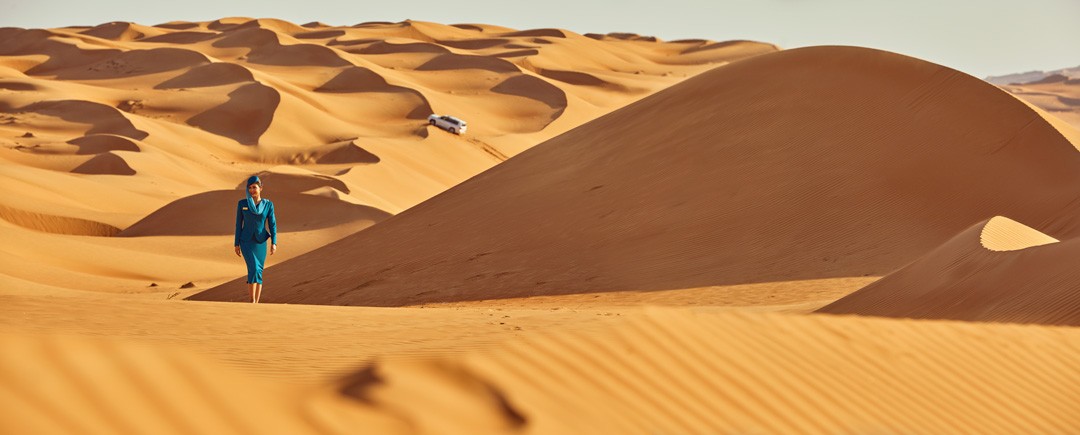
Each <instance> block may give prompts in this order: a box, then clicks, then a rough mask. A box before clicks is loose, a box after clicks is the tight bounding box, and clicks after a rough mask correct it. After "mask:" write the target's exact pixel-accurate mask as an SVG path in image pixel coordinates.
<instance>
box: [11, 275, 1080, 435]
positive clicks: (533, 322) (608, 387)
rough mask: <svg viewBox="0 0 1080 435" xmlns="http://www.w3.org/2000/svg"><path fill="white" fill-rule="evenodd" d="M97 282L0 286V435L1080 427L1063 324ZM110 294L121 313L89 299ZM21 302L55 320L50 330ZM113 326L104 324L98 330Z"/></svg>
mask: <svg viewBox="0 0 1080 435" xmlns="http://www.w3.org/2000/svg"><path fill="white" fill-rule="evenodd" d="M99 298H103V299H100V300H99V301H97V302H95V301H93V300H91V299H87V298H83V300H86V301H88V302H89V303H88V304H86V305H82V306H80V305H79V304H61V305H59V306H58V305H57V303H58V302H73V301H75V300H76V299H75V298H67V297H53V298H48V299H45V298H40V297H8V298H6V299H5V300H4V301H3V302H4V305H3V308H2V309H3V310H4V311H5V313H4V314H5V315H4V316H3V317H2V318H0V319H2V320H0V343H2V344H3V346H4V349H5V350H9V351H8V352H4V354H3V356H0V367H2V368H3V370H2V371H0V372H2V373H3V374H4V375H3V376H4V382H3V384H4V385H5V386H6V387H5V388H3V389H0V403H2V404H4V405H5V409H8V410H9V411H11V412H13V413H17V414H16V415H18V416H19V418H14V419H4V421H3V422H2V423H0V425H2V426H0V428H3V430H4V431H5V432H12V431H13V432H28V433H72V432H78V433H116V432H131V431H136V432H141V431H147V432H154V433H190V432H191V431H204V430H205V431H212V432H216V433H342V434H344V433H355V431H356V430H358V429H357V428H364V429H363V430H365V431H367V430H372V431H377V432H379V433H432V434H435V433H440V434H441V433H462V434H468V433H510V432H515V433H516V432H521V433H538V434H546V433H552V434H554V433H597V432H619V433H657V432H663V433H669V432H670V433H794V432H798V433H838V432H843V433H880V432H886V433H893V432H902V433H1069V432H1072V431H1074V430H1075V429H1076V428H1077V427H1080V417H1078V416H1080V413H1078V411H1080V396H1078V393H1077V392H1078V391H1080V368H1077V366H1076V364H1074V361H1075V360H1076V359H1077V358H1080V333H1078V331H1076V330H1074V329H1072V328H1059V327H1046V326H1021V325H996V324H985V323H963V322H931V321H915V320H893V319H871V318H858V317H854V316H850V317H837V316H830V315H793V314H770V313H750V312H731V311H724V312H715V311H707V310H702V309H689V308H681V309H656V308H647V309H642V308H634V309H624V310H617V311H607V312H603V311H594V310H558V311H551V310H499V311H491V310H479V309H476V310H469V309H446V308H443V309H431V308H362V307H320V306H303V307H301V306H296V307H293V306H286V305H276V306H274V305H263V306H252V305H243V304H220V303H207V302H178V301H159V300H152V301H143V302H139V301H133V303H131V304H127V305H120V304H115V300H114V301H111V302H109V303H106V302H104V300H105V299H106V297H104V296H101V297H99ZM106 309H109V310H112V312H113V313H114V315H111V316H100V315H95V314H94V313H100V312H101V311H102V310H106ZM490 314H494V316H490ZM26 318H34V319H35V323H37V324H38V327H39V328H41V329H43V330H47V331H48V332H50V333H52V334H56V333H61V334H65V335H64V336H63V337H56V336H52V335H46V336H43V335H40V332H36V331H31V330H30V329H32V328H28V327H27V325H26V322H24V321H23V319H26ZM148 321H149V322H148ZM135 322H144V323H143V324H142V325H141V326H140V327H135V325H136V323H135ZM147 322H148V323H147ZM497 323H505V325H502V324H497ZM177 324H185V325H190V326H188V327H187V328H186V329H187V331H189V332H187V331H184V330H182V329H179V328H175V327H173V325H177ZM508 325H515V326H517V327H519V328H520V329H514V328H511V327H509V326H508ZM536 327H541V329H539V330H537V329H534V328H536ZM101 335H105V336H108V337H109V338H102V337H89V336H101ZM494 340H502V341H501V343H498V344H494V345H492V343H493V342H494ZM481 345H482V346H481ZM207 354H217V355H221V356H224V357H226V358H227V359H226V360H225V364H220V363H217V362H214V361H212V358H207V357H205V356H204V355H207ZM376 355H377V356H376ZM320 371H321V372H323V376H319V377H317V378H314V379H312V378H308V377H307V376H306V375H308V374H310V373H312V372H320ZM255 410H257V411H258V412H254V411H255Z"/></svg>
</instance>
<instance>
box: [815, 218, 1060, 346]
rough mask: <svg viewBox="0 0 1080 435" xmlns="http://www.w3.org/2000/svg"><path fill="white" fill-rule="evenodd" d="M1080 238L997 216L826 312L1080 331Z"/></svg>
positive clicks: (828, 307) (840, 301)
mask: <svg viewBox="0 0 1080 435" xmlns="http://www.w3.org/2000/svg"><path fill="white" fill-rule="evenodd" d="M1078 260H1080V238H1077V237H1072V238H1070V239H1067V240H1062V241H1058V240H1057V239H1055V238H1054V237H1051V236H1049V235H1046V234H1043V233H1041V232H1038V231H1036V230H1034V229H1031V228H1030V227H1027V226H1025V225H1023V224H1022V223H1019V222H1016V221H1013V220H1011V219H1007V218H1004V217H995V218H993V219H990V220H989V221H986V222H982V223H979V224H977V225H975V226H973V227H971V228H969V229H967V230H965V231H964V232H962V233H960V234H958V235H957V236H956V237H954V238H952V239H951V240H949V241H948V242H946V243H945V244H943V245H942V246H940V247H938V248H936V249H934V250H933V251H931V252H929V253H927V254H926V255H925V256H923V257H922V258H919V259H918V260H917V261H915V262H913V263H912V264H910V265H907V266H905V267H904V268H903V269H900V270H899V271H896V272H895V273H892V274H890V275H888V276H886V277H884V278H882V279H881V280H879V281H876V282H874V283H872V284H870V285H868V286H866V287H865V288H863V289H861V290H859V291H857V292H855V293H853V294H851V295H849V296H846V297H844V298H842V299H840V300H838V301H836V302H834V303H832V304H830V305H827V306H825V307H824V308H822V309H820V310H819V311H820V312H824V313H836V314H861V315H871V316H889V317H914V318H931V319H956V320H970V321H993V322H1015V323H1042V324H1049V325H1072V326H1080V267H1077V264H1076V263H1077V261H1078Z"/></svg>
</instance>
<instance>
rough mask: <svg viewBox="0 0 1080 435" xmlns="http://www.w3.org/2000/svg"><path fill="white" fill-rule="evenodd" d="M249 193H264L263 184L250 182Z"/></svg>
mask: <svg viewBox="0 0 1080 435" xmlns="http://www.w3.org/2000/svg"><path fill="white" fill-rule="evenodd" d="M248 193H249V194H251V196H254V197H258V196H259V194H260V193H262V186H260V185H258V184H249V185H248Z"/></svg>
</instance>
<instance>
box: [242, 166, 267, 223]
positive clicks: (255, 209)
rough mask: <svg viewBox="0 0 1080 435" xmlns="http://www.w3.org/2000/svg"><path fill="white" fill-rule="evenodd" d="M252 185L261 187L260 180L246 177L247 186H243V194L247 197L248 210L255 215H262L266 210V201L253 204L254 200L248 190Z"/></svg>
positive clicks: (253, 176) (254, 177)
mask: <svg viewBox="0 0 1080 435" xmlns="http://www.w3.org/2000/svg"><path fill="white" fill-rule="evenodd" d="M252 184H258V185H259V186H262V180H260V179H259V176H257V175H252V176H250V177H248V179H247V184H244V193H245V194H246V195H247V204H248V210H249V211H251V212H252V213H255V214H263V211H265V210H266V201H265V200H260V201H259V203H258V204H255V199H253V198H252V197H251V191H249V190H248V187H249V186H251V185H252Z"/></svg>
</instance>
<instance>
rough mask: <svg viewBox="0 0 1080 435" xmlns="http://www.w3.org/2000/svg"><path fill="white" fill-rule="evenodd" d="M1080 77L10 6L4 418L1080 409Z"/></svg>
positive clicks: (690, 46) (348, 420)
mask: <svg viewBox="0 0 1080 435" xmlns="http://www.w3.org/2000/svg"><path fill="white" fill-rule="evenodd" d="M1068 86H1071V82H1070V81H1069V80H1065V81H1060V83H1059V81H1053V80H1050V81H1046V83H1035V84H1023V85H1022V86H1021V87H1022V88H1023V89H1024V92H1028V94H1025V93H1023V92H1020V90H1018V89H1019V88H1017V89H1013V88H1012V87H1010V86H1002V87H998V86H995V85H992V84H990V83H987V82H985V81H982V80H979V79H977V78H975V77H971V76H967V75H965V74H963V73H960V72H958V71H955V70H952V69H950V68H948V67H946V66H941V65H936V64H932V63H929V62H926V61H923V60H920V59H915V58H910V57H906V56H902V55H899V54H895V53H889V52H884V51H880V50H874V49H869V48H860V47H834V46H827V47H808V48H800V49H791V50H781V49H780V48H779V47H776V46H775V45H772V44H769V43H763V42H754V41H723V42H714V41H707V40H681V41H663V40H659V39H657V38H654V37H650V36H645V35H637V34H632V33H609V34H591V33H590V34H577V33H574V32H570V31H567V30H563V29H512V28H507V27H501V26H498V25H491V24H454V25H444V24H438V23H431V22H420V21H405V22H397V23H390V22H370V23H361V24H357V25H351V26H330V25H327V24H323V23H318V22H313V23H306V24H302V25H301V24H295V23H290V22H287V21H283V20H277V19H251V18H223V19H220V20H216V21H212V22H179V21H178V22H169V23H162V24H158V25H154V26H149V25H142V24H136V23H126V22H113V23H105V24H101V25H97V26H92V27H66V28H57V29H14V28H5V29H0V167H2V172H0V191H2V192H3V193H4V194H3V195H2V196H0V238H3V240H4V242H3V243H0V258H3V260H2V261H0V346H3V349H4V352H3V353H2V354H0V405H2V406H3V407H4V409H6V410H8V414H10V415H11V416H12V417H10V418H4V419H0V432H3V433H79V434H89V433H103V434H105V433H110V434H111V433H259V434H265V433H289V434H296V433H330V434H351V433H358V432H359V433H432V434H445V433H461V434H476V433H535V434H549V433H552V434H554V433H559V434H561V433H1073V432H1077V431H1080V393H1078V392H1080V365H1077V364H1076V363H1075V362H1076V361H1077V360H1078V358H1080V330H1078V329H1077V328H1076V327H1077V326H1080V275H1078V273H1077V272H1076V270H1078V269H1077V268H1076V267H1074V266H1075V264H1076V262H1077V260H1078V259H1080V257H1078V256H1080V251H1078V246H1080V245H1078V243H1080V242H1078V240H1080V219H1078V216H1080V131H1078V129H1077V128H1076V126H1074V125H1073V124H1071V123H1072V122H1074V121H1075V120H1072V119H1071V118H1069V115H1068V112H1066V111H1062V110H1058V109H1059V108H1058V106H1054V105H1053V104H1051V103H1053V102H1052V101H1050V100H1049V99H1045V101H1044V100H1039V99H1038V98H1034V99H1033V98H1029V97H1030V96H1031V95H1034V94H1032V93H1035V92H1047V93H1049V92H1054V93H1057V94H1055V95H1066V99H1064V100H1062V99H1058V100H1057V101H1059V102H1065V103H1067V102H1068V101H1067V99H1068V98H1071V97H1069V96H1068V95H1071V94H1068V92H1071V91H1070V90H1069V88H1068ZM1043 88H1046V89H1043ZM1054 104H1057V103H1054ZM1063 104H1064V103H1063ZM431 113H439V114H443V113H448V114H453V115H456V116H459V117H462V118H464V119H466V120H467V121H468V122H469V131H468V133H467V134H465V135H461V136H458V135H453V134H450V133H448V132H445V131H442V130H439V129H437V128H434V127H431V126H428V125H427V124H426V117H427V115H429V114H431ZM251 174H259V175H260V176H261V177H262V178H263V179H264V180H265V186H266V197H268V198H270V199H272V200H273V201H274V202H275V205H276V208H277V209H278V220H279V230H280V232H281V234H280V236H279V239H280V241H279V245H280V248H281V249H280V251H279V253H278V254H277V255H275V256H273V257H270V261H269V266H270V267H269V268H268V269H267V270H266V272H265V276H266V288H265V289H264V291H263V302H264V303H260V304H251V303H250V302H248V301H246V298H247V293H246V291H245V289H244V288H243V278H237V277H242V276H243V274H244V266H243V262H242V261H241V260H240V259H238V258H237V257H236V256H235V255H234V254H233V253H232V247H231V246H230V245H231V236H232V225H233V221H232V219H233V210H234V209H233V207H234V205H235V201H236V200H238V199H240V198H242V196H243V188H244V186H243V180H244V179H245V178H246V177H247V176H248V175H251Z"/></svg>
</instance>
